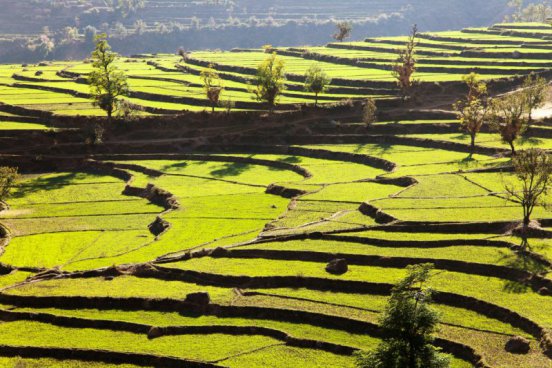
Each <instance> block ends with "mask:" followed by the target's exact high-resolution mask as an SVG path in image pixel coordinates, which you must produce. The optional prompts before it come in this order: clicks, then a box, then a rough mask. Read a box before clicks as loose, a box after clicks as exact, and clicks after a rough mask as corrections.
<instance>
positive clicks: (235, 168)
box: [211, 162, 252, 178]
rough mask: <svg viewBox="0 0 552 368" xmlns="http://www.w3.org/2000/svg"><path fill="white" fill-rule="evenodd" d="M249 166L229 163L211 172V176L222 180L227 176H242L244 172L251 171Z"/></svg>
mask: <svg viewBox="0 0 552 368" xmlns="http://www.w3.org/2000/svg"><path fill="white" fill-rule="evenodd" d="M251 166H252V165H251V164H246V163H243V162H229V163H226V164H224V165H222V167H221V168H220V169H216V170H213V171H211V175H213V176H214V177H217V178H224V177H227V176H238V175H241V174H243V173H244V172H245V171H247V170H249V169H251Z"/></svg>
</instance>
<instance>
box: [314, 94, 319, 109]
mask: <svg viewBox="0 0 552 368" xmlns="http://www.w3.org/2000/svg"><path fill="white" fill-rule="evenodd" d="M314 107H318V93H315V94H314Z"/></svg>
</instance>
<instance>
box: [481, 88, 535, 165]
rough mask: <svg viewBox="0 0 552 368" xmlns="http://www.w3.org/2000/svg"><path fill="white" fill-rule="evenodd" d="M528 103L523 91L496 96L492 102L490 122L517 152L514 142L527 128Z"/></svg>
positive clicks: (513, 152) (504, 140)
mask: <svg viewBox="0 0 552 368" xmlns="http://www.w3.org/2000/svg"><path fill="white" fill-rule="evenodd" d="M526 112H527V103H526V100H525V96H524V94H523V92H514V93H510V94H507V95H504V96H502V97H499V98H495V99H493V100H492V101H491V103H490V112H489V117H488V119H489V124H490V126H491V128H492V129H493V130H494V131H495V132H497V133H498V134H500V137H501V138H502V141H503V142H504V143H507V144H508V145H509V146H510V149H511V150H512V156H513V155H515V154H516V148H515V146H514V142H515V141H516V140H517V139H518V138H519V137H520V136H521V135H522V134H523V133H524V132H525V131H526V130H527V124H528V121H529V119H528V117H527V113H526Z"/></svg>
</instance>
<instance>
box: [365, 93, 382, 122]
mask: <svg viewBox="0 0 552 368" xmlns="http://www.w3.org/2000/svg"><path fill="white" fill-rule="evenodd" d="M377 112H378V107H377V106H376V102H375V101H374V100H373V99H372V98H370V97H368V98H367V99H366V104H365V105H364V109H363V111H362V121H363V122H364V124H366V125H368V126H370V125H372V124H374V123H375V122H376V120H377Z"/></svg>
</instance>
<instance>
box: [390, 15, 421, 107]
mask: <svg viewBox="0 0 552 368" xmlns="http://www.w3.org/2000/svg"><path fill="white" fill-rule="evenodd" d="M417 37H418V26H416V25H414V26H413V27H412V31H411V32H410V36H408V40H407V42H406V46H405V47H404V49H402V50H399V51H398V54H399V56H398V58H397V60H396V61H395V64H394V65H393V71H392V73H393V76H394V77H395V79H397V85H398V86H399V88H400V90H401V94H402V96H403V99H406V98H407V97H409V96H410V95H411V91H412V87H413V86H414V85H415V83H416V81H415V80H414V79H413V78H412V75H413V74H414V72H415V71H416V59H415V51H416V46H417V45H418V43H417V42H416V38H417Z"/></svg>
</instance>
